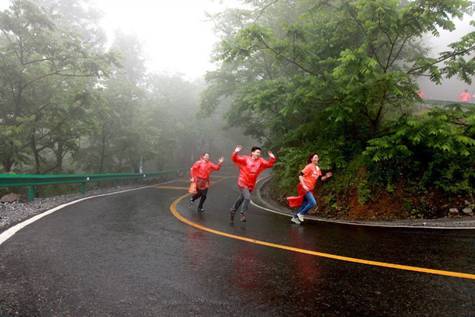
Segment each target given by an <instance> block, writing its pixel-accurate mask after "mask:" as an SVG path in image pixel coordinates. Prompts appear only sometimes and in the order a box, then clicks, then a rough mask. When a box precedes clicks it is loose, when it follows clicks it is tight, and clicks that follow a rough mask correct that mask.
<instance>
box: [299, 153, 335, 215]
mask: <svg viewBox="0 0 475 317" xmlns="http://www.w3.org/2000/svg"><path fill="white" fill-rule="evenodd" d="M319 159H320V158H319V157H318V154H317V153H312V154H310V155H309V157H308V160H307V163H308V164H307V165H306V166H305V168H304V169H303V170H302V171H301V172H300V176H299V180H300V182H299V185H298V191H299V192H301V193H302V196H303V199H302V204H301V205H300V208H299V209H298V210H297V212H296V213H295V214H294V215H293V217H292V219H291V221H292V222H293V223H296V224H300V223H301V222H303V221H304V218H303V216H304V215H305V214H307V212H308V211H309V210H310V209H312V208H313V207H315V206H316V205H317V200H316V199H315V196H314V194H313V190H314V189H315V185H316V184H317V180H318V179H319V178H321V179H322V181H324V180H326V179H328V178H330V177H332V175H333V174H332V173H331V172H328V173H326V174H325V176H322V171H321V170H320V167H319V166H318V161H319Z"/></svg>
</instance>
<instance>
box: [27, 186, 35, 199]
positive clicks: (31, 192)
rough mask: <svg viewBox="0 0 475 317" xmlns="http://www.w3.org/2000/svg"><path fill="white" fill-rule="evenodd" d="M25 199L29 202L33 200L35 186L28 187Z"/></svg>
mask: <svg viewBox="0 0 475 317" xmlns="http://www.w3.org/2000/svg"><path fill="white" fill-rule="evenodd" d="M27 199H28V201H29V202H31V201H33V200H34V199H35V186H28V192H27Z"/></svg>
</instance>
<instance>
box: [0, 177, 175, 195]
mask: <svg viewBox="0 0 475 317" xmlns="http://www.w3.org/2000/svg"><path fill="white" fill-rule="evenodd" d="M180 171H181V170H179V169H175V170H166V171H161V172H153V173H143V174H139V173H137V174H136V173H115V174H113V173H109V174H57V175H40V174H0V187H27V188H28V191H27V197H28V201H32V200H33V199H34V198H35V196H36V186H41V185H61V184H80V191H81V193H82V194H85V193H86V185H87V184H88V183H93V182H101V181H114V180H127V179H130V180H133V179H142V180H145V179H152V178H156V177H159V176H163V175H173V174H176V175H179V173H180Z"/></svg>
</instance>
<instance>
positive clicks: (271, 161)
mask: <svg viewBox="0 0 475 317" xmlns="http://www.w3.org/2000/svg"><path fill="white" fill-rule="evenodd" d="M267 154H268V155H269V160H264V159H263V160H262V163H263V167H264V168H270V167H272V166H274V164H275V162H277V158H276V157H275V155H274V153H272V152H271V151H269V152H267Z"/></svg>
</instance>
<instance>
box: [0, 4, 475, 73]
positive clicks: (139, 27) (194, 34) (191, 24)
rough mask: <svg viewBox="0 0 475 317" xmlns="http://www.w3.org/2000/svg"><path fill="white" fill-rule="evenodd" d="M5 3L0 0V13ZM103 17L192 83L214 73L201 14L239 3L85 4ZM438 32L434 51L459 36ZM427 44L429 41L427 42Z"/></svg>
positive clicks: (153, 62)
mask: <svg viewBox="0 0 475 317" xmlns="http://www.w3.org/2000/svg"><path fill="white" fill-rule="evenodd" d="M9 2H10V1H9V0H0V9H4V8H6V7H8V5H9ZM89 2H90V3H91V4H92V6H94V7H97V8H98V9H100V10H101V11H102V12H103V14H104V17H103V19H102V22H101V24H102V26H103V28H104V29H105V30H106V32H107V34H108V37H109V39H111V38H112V37H113V35H114V32H115V30H117V29H121V30H123V31H124V32H126V33H133V34H136V35H137V37H138V38H139V39H140V40H141V42H142V44H143V49H144V54H145V57H146V58H147V67H148V69H149V71H152V72H169V73H181V74H183V75H185V77H186V78H187V79H190V80H193V79H196V78H198V77H200V76H202V75H204V74H205V72H206V71H207V70H210V69H212V68H213V65H212V63H211V61H210V56H211V52H212V49H213V45H214V44H215V43H216V41H217V38H216V36H215V35H214V32H213V26H212V24H211V23H210V22H209V21H207V20H206V14H205V12H210V13H213V12H217V11H221V10H222V9H224V8H226V7H230V6H236V4H237V3H239V1H238V0H132V1H130V0H127V1H123V0H89ZM456 24H457V29H458V31H459V32H457V35H458V36H459V34H460V33H461V32H460V31H463V32H464V33H465V32H468V31H470V30H473V28H471V27H469V26H468V19H465V20H464V21H459V20H457V21H456ZM454 35H455V34H450V33H448V32H442V34H441V38H439V39H435V38H432V39H431V40H430V42H431V46H432V48H433V49H434V50H435V51H440V50H441V49H442V48H443V47H444V46H445V45H446V43H447V42H451V41H453V40H455V39H456V38H457V37H458V36H454ZM429 39H430V37H429Z"/></svg>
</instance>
